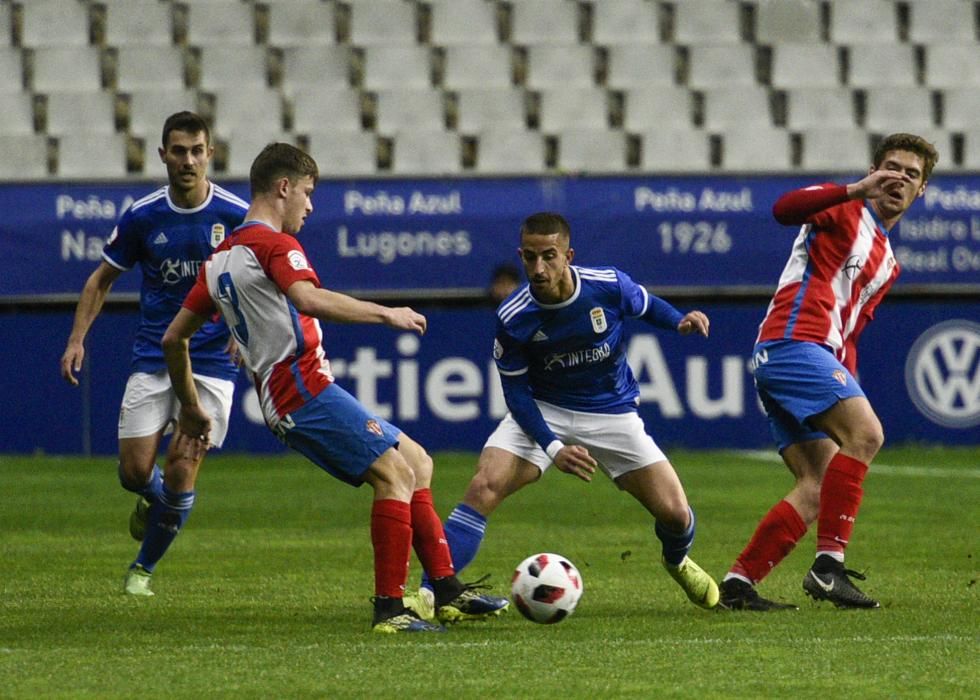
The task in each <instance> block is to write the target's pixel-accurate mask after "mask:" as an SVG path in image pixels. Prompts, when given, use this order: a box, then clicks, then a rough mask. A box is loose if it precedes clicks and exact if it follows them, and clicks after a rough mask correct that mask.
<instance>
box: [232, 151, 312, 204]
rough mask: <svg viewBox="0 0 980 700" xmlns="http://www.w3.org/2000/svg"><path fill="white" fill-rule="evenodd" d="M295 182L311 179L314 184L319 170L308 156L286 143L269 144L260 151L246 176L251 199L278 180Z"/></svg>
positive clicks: (269, 188) (270, 187)
mask: <svg viewBox="0 0 980 700" xmlns="http://www.w3.org/2000/svg"><path fill="white" fill-rule="evenodd" d="M284 177H285V178H288V179H289V181H290V182H295V181H296V180H299V179H300V178H303V177H312V178H313V184H316V181H317V179H318V178H319V177H320V169H319V168H318V167H317V165H316V161H315V160H313V158H311V157H310V155H309V154H307V153H304V152H303V151H301V150H300V149H298V148H296V146H293V145H291V144H288V143H270V144H269V145H268V146H266V147H265V148H263V149H262V151H261V153H259V154H258V155H257V156H256V157H255V160H254V161H252V169H251V170H250V171H249V174H248V181H249V185H250V186H251V189H252V197H253V198H254V197H255V196H256V195H258V194H262V193H264V192H268V191H269V190H271V189H272V188H273V186H274V185H275V183H276V181H278V180H279V179H280V178H284Z"/></svg>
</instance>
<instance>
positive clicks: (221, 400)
mask: <svg viewBox="0 0 980 700" xmlns="http://www.w3.org/2000/svg"><path fill="white" fill-rule="evenodd" d="M194 384H195V385H196V386H197V393H198V395H199V396H200V398H201V408H203V409H204V410H205V411H206V412H207V413H208V415H210V416H211V444H212V445H213V446H214V447H221V443H223V442H224V441H225V435H227V434H228V418H229V416H230V415H231V400H232V396H233V395H234V393H235V382H233V381H231V380H229V379H215V378H214V377H205V376H204V375H202V374H195V375H194ZM179 411H180V402H179V401H178V400H177V397H176V396H175V395H174V392H173V389H172V388H171V385H170V375H169V374H167V371H166V370H161V371H159V372H156V373H154V374H147V373H145V372H135V373H133V374H131V375H130V376H129V380H128V381H127V382H126V391H125V392H124V393H123V400H122V406H121V407H120V409H119V437H120V438H135V437H146V436H148V435H155V434H156V433H158V432H160V431H161V430H163V431H164V434H167V433H172V432H173V429H174V424H175V423H176V421H177V414H178V412H179ZM164 429H165V430H164Z"/></svg>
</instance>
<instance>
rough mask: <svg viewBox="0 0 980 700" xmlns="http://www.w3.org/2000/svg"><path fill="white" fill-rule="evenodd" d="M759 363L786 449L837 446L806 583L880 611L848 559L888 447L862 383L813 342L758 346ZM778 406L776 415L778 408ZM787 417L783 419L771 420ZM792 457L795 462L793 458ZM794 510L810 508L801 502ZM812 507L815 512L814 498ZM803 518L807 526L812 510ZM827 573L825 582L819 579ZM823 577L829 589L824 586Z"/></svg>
mask: <svg viewBox="0 0 980 700" xmlns="http://www.w3.org/2000/svg"><path fill="white" fill-rule="evenodd" d="M754 358H755V360H756V364H755V368H754V376H755V382H756V386H757V387H758V388H759V390H760V396H761V397H762V399H763V403H764V404H765V405H766V410H767V413H768V414H769V417H770V425H771V426H772V427H773V433H774V436H775V437H776V439H777V442H778V443H779V445H780V447H781V448H784V449H785V448H786V447H788V446H789V445H795V444H799V443H803V442H806V441H807V440H813V439H823V438H828V437H829V438H830V440H832V441H833V442H834V443H835V444H836V445H837V446H838V447H839V449H838V450H837V451H836V452H834V454H833V455H832V456H830V457H829V460H828V462H827V466H826V469H825V470H823V479H822V483H821V487H820V497H819V506H818V515H817V560H816V562H815V563H814V569H812V570H811V573H810V574H807V578H806V579H805V580H804V588H805V590H806V591H807V593H809V594H810V595H812V596H816V597H819V598H824V599H829V600H833V601H834V602H835V603H837V604H838V605H848V606H852V607H876V606H877V603H876V602H875V601H873V600H871V599H870V598H867V597H866V596H864V594H862V593H860V592H859V591H858V590H857V588H855V587H854V586H853V584H851V583H850V581H849V580H848V578H847V575H848V573H847V572H846V571H845V569H844V565H843V560H844V547H845V546H846V544H847V541H848V540H849V538H850V534H851V531H852V529H853V527H854V518H855V517H856V515H857V511H858V507H859V505H860V501H861V484H862V482H863V480H864V475H865V473H866V472H867V468H868V467H867V465H868V463H869V462H870V461H871V459H872V458H873V457H874V456H875V454H877V451H878V449H879V448H880V447H881V444H882V442H883V437H882V431H881V424H880V422H879V421H878V418H877V417H876V416H875V415H874V411H873V410H872V409H871V405H870V404H869V403H868V400H867V398H866V397H865V395H864V392H863V391H862V390H861V387H860V386H859V385H858V383H857V381H856V380H855V379H854V377H853V376H852V375H851V374H850V372H848V371H847V369H846V368H845V367H844V366H843V365H841V363H840V362H839V361H838V360H837V359H836V357H834V355H833V354H832V353H831V352H829V351H827V350H826V349H825V348H823V347H821V346H819V345H816V344H814V343H804V342H796V341H778V342H774V343H764V344H762V345H760V346H757V348H756V352H755V355H754ZM767 402H768V403H767ZM773 406H776V407H777V410H772V407H773ZM781 416H782V417H784V419H783V420H773V418H774V417H775V418H780V417H781ZM780 429H783V432H784V433H785V434H781V433H780ZM823 449H824V455H823V456H825V457H826V456H827V455H829V453H830V452H833V448H832V447H830V446H827V447H825V448H823ZM790 455H791V458H792V456H793V455H794V453H793V452H790ZM811 498H812V496H811ZM793 505H794V506H796V505H800V506H801V507H806V506H804V504H803V501H802V500H801V501H799V502H797V503H795V504H793ZM809 507H810V508H812V501H811V505H810V506H809ZM799 514H800V516H801V519H804V522H806V521H805V518H807V517H811V516H812V511H811V512H810V513H803V512H800V513H799ZM821 575H823V578H819V577H820V576H821ZM831 578H833V579H835V580H836V579H839V580H840V584H836V583H833V582H831V583H827V581H830V579H831ZM818 580H819V581H823V582H824V583H826V586H820V585H819V584H818Z"/></svg>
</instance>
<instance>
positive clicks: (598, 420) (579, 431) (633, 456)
mask: <svg viewBox="0 0 980 700" xmlns="http://www.w3.org/2000/svg"><path fill="white" fill-rule="evenodd" d="M535 403H536V404H537V405H538V408H539V409H540V410H541V415H542V416H543V417H544V420H545V422H546V423H547V424H548V426H549V427H550V428H551V429H552V430H553V431H554V433H555V435H557V436H558V439H559V440H561V441H562V442H563V443H565V444H566V445H582V446H583V447H585V448H587V449H588V450H589V453H590V454H591V455H592V456H593V457H595V459H596V461H597V462H599V466H600V467H601V468H602V470H603V471H604V472H605V473H606V474H608V475H609V478H610V479H616V478H618V477H620V476H622V475H623V474H626V473H628V472H631V471H634V470H636V469H642V468H643V467H646V466H648V465H650V464H655V463H657V462H662V461H664V460H666V459H667V457H666V456H665V455H664V453H663V451H662V450H661V449H660V448H659V447H657V443H656V442H654V440H653V438H652V437H650V436H649V435H647V432H646V428H645V427H644V425H643V419H642V418H640V416H639V415H637V414H636V413H635V412H632V411H631V412H629V413H583V412H581V411H570V410H568V409H567V408H559V407H558V406H554V405H552V404H548V403H544V402H543V401H535ZM484 447H497V448H500V449H501V450H506V451H507V452H510V453H511V454H515V455H517V456H518V457H521V458H523V459H526V460H527V461H529V462H531V463H532V464H534V465H536V466H537V467H538V469H540V470H541V471H542V473H543V472H544V471H545V470H546V469H547V468H548V467H549V466H551V458H550V457H549V456H548V455H547V453H545V451H544V450H543V449H541V447H540V446H539V445H538V443H536V442H535V441H534V440H533V439H532V438H531V436H530V435H528V434H527V433H525V432H524V431H523V430H522V429H521V426H519V425H518V424H517V421H516V420H514V417H513V416H512V415H511V414H510V413H508V414H507V415H506V416H504V419H503V420H502V421H500V425H498V426H497V429H496V430H494V431H493V434H492V435H490V437H489V438H487V442H486V444H485V445H484Z"/></svg>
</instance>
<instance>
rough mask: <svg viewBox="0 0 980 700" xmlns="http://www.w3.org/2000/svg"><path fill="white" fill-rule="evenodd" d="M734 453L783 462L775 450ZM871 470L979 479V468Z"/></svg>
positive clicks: (888, 467) (878, 466) (877, 467)
mask: <svg viewBox="0 0 980 700" xmlns="http://www.w3.org/2000/svg"><path fill="white" fill-rule="evenodd" d="M736 454H738V455H740V456H742V457H749V458H751V459H758V460H761V461H763V462H773V463H775V464H782V463H783V458H782V457H780V456H779V455H778V454H776V453H775V452H767V451H766V450H741V451H737V452H736ZM871 471H872V472H873V473H875V474H884V475H885V476H932V477H937V476H941V477H950V476H953V477H956V476H962V477H966V478H969V479H980V469H944V468H942V467H919V466H897V465H892V464H879V463H878V462H872V463H871Z"/></svg>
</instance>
